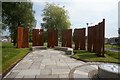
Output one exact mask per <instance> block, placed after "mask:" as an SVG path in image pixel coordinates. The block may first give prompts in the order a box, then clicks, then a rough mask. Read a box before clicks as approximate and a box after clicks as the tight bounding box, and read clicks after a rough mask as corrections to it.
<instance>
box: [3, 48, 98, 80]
mask: <svg viewBox="0 0 120 80" xmlns="http://www.w3.org/2000/svg"><path fill="white" fill-rule="evenodd" d="M84 64H85V62H82V61H79V60H76V59H73V58H70V57H69V56H68V55H65V52H63V51H57V50H53V49H47V50H34V51H32V52H30V53H29V54H28V55H27V56H26V57H24V58H23V59H22V60H21V61H20V62H19V63H18V64H17V65H16V66H15V67H13V69H12V70H11V71H10V72H9V73H8V74H7V75H6V76H5V77H4V78H12V79H13V78H14V80H15V79H18V78H19V80H20V79H21V80H23V79H25V78H31V79H33V80H37V79H39V78H57V79H58V78H59V79H60V78H61V79H62V78H66V79H69V75H70V72H71V70H72V69H73V68H75V67H76V66H81V65H84ZM93 68H96V67H94V66H93ZM91 69H92V68H90V67H88V66H87V69H86V70H91ZM86 70H85V69H84V70H83V72H81V73H80V74H83V76H79V77H82V78H88V77H87V76H84V75H86V73H85V72H86ZM81 71H82V70H81ZM84 71H85V72H84ZM79 72H80V71H78V73H79ZM87 72H88V71H87ZM75 74H77V73H76V71H75ZM78 75H79V74H77V75H76V76H78ZM87 75H88V74H87Z"/></svg>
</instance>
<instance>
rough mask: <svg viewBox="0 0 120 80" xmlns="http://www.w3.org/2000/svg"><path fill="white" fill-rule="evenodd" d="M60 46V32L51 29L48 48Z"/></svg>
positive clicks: (48, 33)
mask: <svg viewBox="0 0 120 80" xmlns="http://www.w3.org/2000/svg"><path fill="white" fill-rule="evenodd" d="M54 46H58V30H55V29H52V28H49V29H48V31H47V47H49V48H50V47H51V48H53V47H54Z"/></svg>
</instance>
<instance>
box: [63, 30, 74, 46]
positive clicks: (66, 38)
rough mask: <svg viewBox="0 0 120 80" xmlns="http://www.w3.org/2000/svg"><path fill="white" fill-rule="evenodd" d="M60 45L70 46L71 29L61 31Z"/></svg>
mask: <svg viewBox="0 0 120 80" xmlns="http://www.w3.org/2000/svg"><path fill="white" fill-rule="evenodd" d="M62 47H70V48H72V29H65V30H63V31H62Z"/></svg>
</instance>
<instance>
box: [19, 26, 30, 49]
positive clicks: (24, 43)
mask: <svg viewBox="0 0 120 80" xmlns="http://www.w3.org/2000/svg"><path fill="white" fill-rule="evenodd" d="M28 32H29V29H28V28H26V29H23V27H18V30H17V47H18V48H28V47H29V41H28Z"/></svg>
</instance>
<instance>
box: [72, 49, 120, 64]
mask: <svg viewBox="0 0 120 80" xmlns="http://www.w3.org/2000/svg"><path fill="white" fill-rule="evenodd" d="M74 53H75V54H74V55H73V56H72V57H73V58H76V59H80V60H83V61H94V62H113V63H119V58H118V54H119V53H118V52H112V51H105V57H97V56H96V55H95V53H92V52H88V51H84V50H74ZM119 55H120V54H119Z"/></svg>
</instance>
